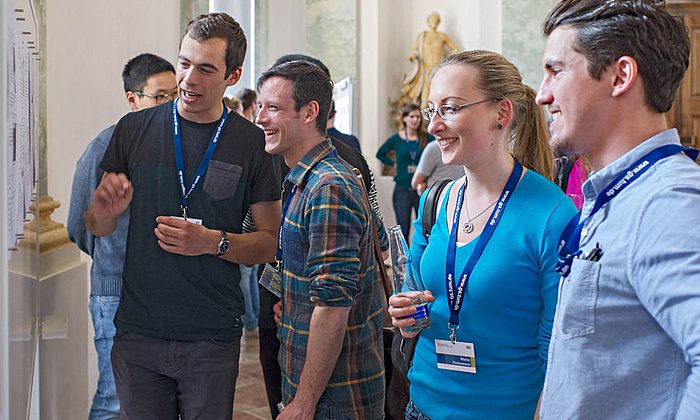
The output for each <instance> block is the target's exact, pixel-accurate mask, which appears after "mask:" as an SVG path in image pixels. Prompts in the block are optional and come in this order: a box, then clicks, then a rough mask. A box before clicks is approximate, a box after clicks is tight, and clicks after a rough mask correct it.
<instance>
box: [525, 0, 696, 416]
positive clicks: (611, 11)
mask: <svg viewBox="0 0 700 420" xmlns="http://www.w3.org/2000/svg"><path fill="white" fill-rule="evenodd" d="M544 33H545V35H546V36H547V44H546V47H545V52H544V60H543V62H544V69H545V76H544V80H543V81H542V85H541V86H540V90H539V93H538V96H537V100H538V103H539V104H540V105H547V106H548V107H549V111H550V113H552V114H553V116H554V120H553V122H552V123H551V125H550V131H551V133H552V140H551V141H552V143H554V144H555V145H557V146H562V149H563V150H564V151H565V152H566V154H572V153H573V154H577V153H581V154H585V155H586V156H587V158H588V161H589V163H590V166H591V168H592V169H593V172H592V174H591V176H590V177H589V179H588V180H587V181H586V182H585V183H584V185H583V195H584V200H585V201H584V204H583V210H582V213H581V214H580V218H574V220H573V221H572V223H570V224H569V226H568V227H567V229H566V230H565V231H564V234H563V235H562V241H563V243H561V245H560V248H561V250H560V253H559V260H560V262H559V266H558V271H559V272H560V273H561V274H562V281H561V283H560V290H559V304H558V306H557V310H556V315H555V318H554V328H553V331H552V340H551V343H550V346H549V361H548V368H547V376H546V379H545V384H544V389H543V395H542V399H541V408H540V415H541V418H544V419H602V418H610V419H672V418H675V419H698V418H700V371H699V370H698V369H699V366H700V322H698V320H700V235H698V234H697V233H693V232H691V231H689V230H688V229H689V228H691V229H692V227H695V226H697V225H698V224H700V212H699V211H698V208H700V168H698V166H697V165H696V164H695V162H694V160H695V159H696V158H697V151H696V150H693V149H688V148H684V147H682V146H681V145H680V139H679V137H678V132H677V131H676V130H675V129H669V128H668V125H667V122H666V115H664V113H665V112H667V111H668V110H669V109H670V108H671V105H672V104H673V101H674V98H675V95H676V91H677V90H678V86H679V84H680V82H681V80H683V76H684V74H685V72H686V69H687V67H688V62H689V51H690V42H689V39H688V31H687V29H686V28H685V26H684V25H683V21H682V20H681V19H680V18H677V17H674V16H672V15H670V14H669V12H668V10H667V8H666V5H665V2H663V1H648V0H627V1H622V0H563V1H560V2H559V3H558V4H557V5H556V6H554V9H553V10H552V11H551V12H550V13H549V15H548V16H547V19H546V21H545V24H544ZM689 156H690V157H692V158H691V159H689V158H688V157H689Z"/></svg>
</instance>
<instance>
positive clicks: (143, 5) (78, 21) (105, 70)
mask: <svg viewBox="0 0 700 420" xmlns="http://www.w3.org/2000/svg"><path fill="white" fill-rule="evenodd" d="M46 7H47V11H46V15H47V16H46V18H47V25H46V26H47V29H46V30H47V39H48V41H47V56H48V58H47V83H46V84H47V166H48V192H49V194H50V195H51V196H53V197H54V198H55V199H56V200H58V201H59V202H61V204H62V206H61V207H60V208H59V209H58V210H57V211H56V212H55V213H54V215H53V219H54V220H55V221H58V222H61V223H65V221H66V217H67V214H68V213H67V212H68V203H69V199H70V188H71V182H72V179H73V172H74V169H75V162H76V161H77V160H78V158H79V157H80V155H81V154H82V153H83V150H84V149H85V147H86V146H87V144H88V143H89V142H90V141H91V140H92V139H93V138H94V137H95V135H96V134H97V133H99V132H100V131H101V130H103V129H104V128H106V127H107V126H109V125H111V124H113V123H115V122H117V121H118V119H119V118H120V117H121V116H122V115H123V114H125V113H126V112H129V107H128V105H127V103H126V100H125V98H124V89H123V86H122V81H121V80H122V79H121V71H122V69H123V67H124V64H125V63H126V62H127V61H128V60H129V59H130V58H131V57H133V56H135V55H137V54H140V53H142V52H151V53H154V54H157V55H160V56H162V57H164V58H166V59H168V60H170V61H171V62H172V63H173V64H174V63H175V60H176V58H177V48H178V43H179V36H180V6H179V3H178V2H175V1H172V0H149V1H141V0H119V1H106V0H61V1H47V2H46ZM85 287H88V285H87V284H86V285H85ZM81 296H84V295H81ZM84 303H85V306H84V308H85V309H84V312H85V313H87V302H84ZM88 322H89V321H88ZM88 330H89V334H88V340H87V341H86V343H85V345H86V346H88V349H87V354H88V359H87V361H86V364H87V369H88V379H89V385H88V394H89V395H88V396H86V398H90V400H91V398H92V394H93V393H94V390H95V387H96V382H97V380H96V378H97V360H96V355H95V350H94V346H93V344H92V327H91V326H90V327H89V329H88ZM76 353H79V354H85V352H82V351H80V352H77V351H76ZM47 418H49V417H47Z"/></svg>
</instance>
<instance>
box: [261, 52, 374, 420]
mask: <svg viewBox="0 0 700 420" xmlns="http://www.w3.org/2000/svg"><path fill="white" fill-rule="evenodd" d="M258 90H259V92H260V95H259V102H260V111H259V113H258V116H257V119H256V123H257V124H258V126H260V127H261V128H262V129H263V130H264V131H265V143H266V145H265V151H266V152H268V153H270V154H276V155H277V154H278V155H281V156H282V157H283V158H284V160H285V163H286V164H287V166H289V167H290V168H292V169H291V170H290V172H289V174H288V175H287V178H286V179H285V181H284V190H285V192H286V193H287V200H286V201H285V208H284V210H283V213H284V214H283V221H282V222H283V223H282V228H281V234H280V241H279V247H280V249H279V252H278V258H279V259H281V260H282V264H281V268H280V270H281V276H282V284H283V296H282V301H281V302H279V303H278V304H277V306H276V307H275V312H276V318H278V319H279V329H278V334H279V337H280V341H281V349H280V364H281V368H282V396H283V402H285V403H286V408H285V409H284V411H282V413H281V414H280V417H278V419H287V418H289V419H293V418H308V419H311V418H314V417H315V418H324V419H326V418H357V419H380V418H383V408H384V364H383V356H382V344H381V337H382V333H381V321H382V293H383V291H382V288H381V286H380V285H379V283H378V282H377V281H376V279H375V272H374V266H375V264H374V257H373V250H372V236H371V234H372V229H373V226H372V217H371V210H370V208H369V204H368V203H367V200H366V196H365V190H364V188H363V187H362V186H361V185H360V183H359V180H358V179H357V177H356V176H355V174H354V173H353V171H352V168H351V167H350V166H349V165H348V164H347V163H346V162H345V161H344V160H342V159H341V158H339V157H338V155H337V153H336V151H335V148H334V147H333V146H332V145H331V143H330V141H329V140H328V139H327V138H326V124H325V123H326V120H327V117H328V112H329V109H330V104H331V99H332V93H333V89H332V82H331V80H330V79H329V77H328V75H326V74H325V73H324V72H323V71H322V70H321V69H320V68H319V67H318V66H316V65H314V64H312V63H309V62H307V61H290V62H287V63H283V64H280V65H278V66H275V67H272V68H271V69H269V70H268V71H267V72H265V73H263V75H262V76H261V77H260V79H259V81H258ZM280 257H281V258H280Z"/></svg>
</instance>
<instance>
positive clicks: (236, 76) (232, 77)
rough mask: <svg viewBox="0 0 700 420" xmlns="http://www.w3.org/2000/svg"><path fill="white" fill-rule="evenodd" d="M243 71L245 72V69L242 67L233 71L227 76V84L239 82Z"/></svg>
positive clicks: (231, 84)
mask: <svg viewBox="0 0 700 420" xmlns="http://www.w3.org/2000/svg"><path fill="white" fill-rule="evenodd" d="M241 73H243V69H242V68H240V67H238V68H236V69H235V70H234V71H232V72H231V74H229V75H228V77H227V78H226V86H233V85H235V84H236V83H238V81H239V80H240V79H241Z"/></svg>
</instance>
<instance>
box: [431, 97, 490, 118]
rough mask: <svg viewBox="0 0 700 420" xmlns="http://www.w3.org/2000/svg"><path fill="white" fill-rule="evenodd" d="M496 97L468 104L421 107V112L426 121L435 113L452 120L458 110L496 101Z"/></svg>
mask: <svg viewBox="0 0 700 420" xmlns="http://www.w3.org/2000/svg"><path fill="white" fill-rule="evenodd" d="M494 100H495V99H493V98H489V99H482V100H480V101H476V102H472V103H468V104H463V105H442V106H439V107H437V108H425V109H421V111H420V114H421V115H422V116H423V119H424V120H426V121H431V120H432V119H433V117H434V116H435V113H436V112H437V114H438V115H439V116H440V118H442V119H443V120H451V119H452V118H454V116H455V115H457V112H458V111H460V110H462V109H465V108H469V107H470V106H472V105H476V104H480V103H482V102H488V101H494Z"/></svg>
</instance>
